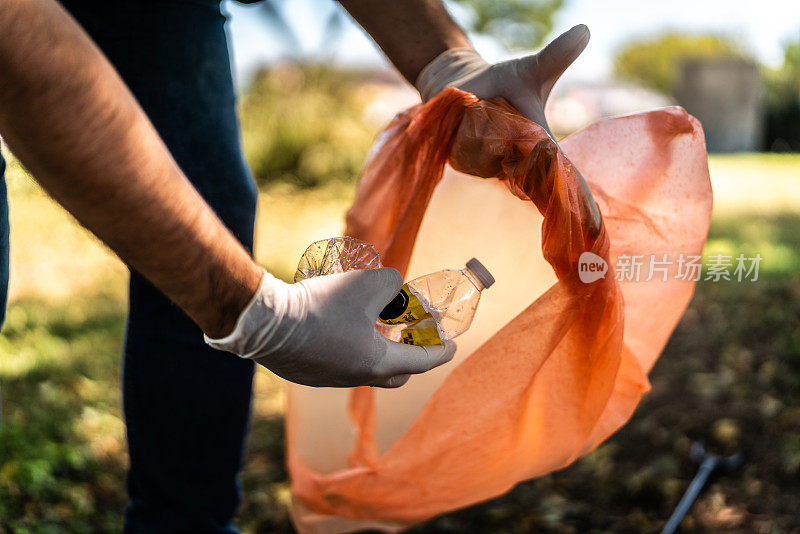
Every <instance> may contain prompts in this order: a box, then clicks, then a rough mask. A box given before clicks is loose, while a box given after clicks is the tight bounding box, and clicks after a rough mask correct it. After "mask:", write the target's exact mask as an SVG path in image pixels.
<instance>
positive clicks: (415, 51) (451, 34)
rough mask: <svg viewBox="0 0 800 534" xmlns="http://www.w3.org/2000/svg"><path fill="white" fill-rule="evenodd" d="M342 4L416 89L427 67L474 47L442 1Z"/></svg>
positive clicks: (370, 0)
mask: <svg viewBox="0 0 800 534" xmlns="http://www.w3.org/2000/svg"><path fill="white" fill-rule="evenodd" d="M340 3H341V4H342V6H344V8H345V9H346V10H347V11H348V12H349V13H350V15H352V16H353V18H354V19H356V21H357V22H358V23H359V24H360V25H361V26H362V27H363V28H364V29H365V30H366V31H367V32H368V33H369V34H370V35H371V36H372V38H373V39H374V40H375V42H376V43H378V46H380V47H381V49H382V50H383V52H384V53H385V54H386V56H387V57H388V58H389V59H390V60H391V62H392V63H394V66H395V67H397V70H399V71H400V74H402V75H403V76H404V77H405V78H406V80H408V81H409V82H411V84H412V85H413V84H414V83H415V82H416V80H417V77H418V76H419V73H420V72H421V71H422V69H423V68H425V65H427V64H428V63H430V62H431V61H432V60H433V59H434V58H436V56H438V55H439V54H441V53H442V52H444V51H445V50H447V49H449V48H459V47H469V46H471V45H470V43H469V39H467V36H466V35H465V34H464V31H463V30H462V29H461V28H460V27H459V26H458V24H456V23H455V22H454V21H453V19H452V18H451V17H450V15H449V14H448V13H447V10H446V9H445V8H444V5H443V4H442V2H441V0H392V1H391V2H377V1H375V0H340Z"/></svg>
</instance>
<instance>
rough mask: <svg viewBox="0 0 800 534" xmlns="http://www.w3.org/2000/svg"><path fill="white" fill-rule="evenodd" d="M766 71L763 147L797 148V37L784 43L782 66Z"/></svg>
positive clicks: (799, 116)
mask: <svg viewBox="0 0 800 534" xmlns="http://www.w3.org/2000/svg"><path fill="white" fill-rule="evenodd" d="M765 74H766V76H765V77H766V121H765V122H766V128H765V130H766V132H765V136H764V137H765V139H764V144H765V147H766V148H767V149H772V150H777V151H786V150H793V151H800V37H797V38H796V39H795V40H794V41H791V42H789V43H787V44H786V48H785V49H784V61H783V65H782V66H781V67H780V68H778V69H775V70H768V71H767V72H766V73H765Z"/></svg>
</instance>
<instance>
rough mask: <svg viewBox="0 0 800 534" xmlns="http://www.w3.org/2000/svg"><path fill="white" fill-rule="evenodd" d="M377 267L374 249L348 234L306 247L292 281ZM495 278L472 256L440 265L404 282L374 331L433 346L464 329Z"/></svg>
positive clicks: (385, 309) (398, 338)
mask: <svg viewBox="0 0 800 534" xmlns="http://www.w3.org/2000/svg"><path fill="white" fill-rule="evenodd" d="M380 267H382V265H381V259H380V255H379V254H378V252H377V251H376V250H375V247H373V246H372V245H370V244H368V243H364V242H363V241H359V240H358V239H354V238H352V237H333V238H330V239H323V240H320V241H316V242H314V243H312V244H311V245H309V247H308V248H307V249H306V251H305V252H304V253H303V256H302V257H301V258H300V262H299V264H298V266H297V271H296V272H295V274H294V281H295V282H299V281H301V280H305V279H306V278H310V277H313V276H322V275H326V274H336V273H343V272H347V271H351V270H354V269H377V268H380ZM492 284H494V277H493V276H492V275H491V274H490V273H489V271H488V270H487V269H486V267H484V266H483V264H482V263H481V262H479V261H478V260H477V259H475V258H472V259H471V260H469V261H468V262H467V265H466V267H465V268H464V269H461V270H455V269H445V270H442V271H438V272H435V273H431V274H427V275H425V276H421V277H419V278H416V279H414V280H412V281H410V282H407V283H405V284H403V287H402V288H401V289H400V292H399V293H398V294H397V296H396V297H395V298H394V299H393V300H392V301H391V302H389V304H387V305H386V307H385V308H384V309H383V311H381V313H380V315H379V320H380V321H379V324H378V327H379V330H380V331H381V332H382V333H383V334H384V335H385V336H386V337H388V338H389V339H392V340H394V341H402V342H403V343H406V344H408V345H437V344H440V343H442V342H443V341H445V340H448V339H453V338H455V337H457V336H459V335H460V334H463V333H464V332H466V331H467V330H468V329H469V327H470V324H472V318H473V317H474V316H475V311H476V310H477V309H478V303H479V301H480V298H481V291H483V290H484V289H486V288H488V287H489V286H491V285H492Z"/></svg>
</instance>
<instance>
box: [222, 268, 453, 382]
mask: <svg viewBox="0 0 800 534" xmlns="http://www.w3.org/2000/svg"><path fill="white" fill-rule="evenodd" d="M402 284H403V280H402V278H401V276H400V273H398V272H397V270H395V269H391V268H383V269H368V270H363V271H351V272H347V273H343V274H333V275H327V276H319V277H316V278H308V279H306V280H303V281H302V282H298V283H296V284H286V283H284V282H281V281H280V280H277V279H276V278H274V277H273V276H272V275H270V274H269V273H266V272H265V273H264V277H263V279H262V281H261V285H260V287H259V289H258V292H257V293H256V296H255V297H254V298H253V300H252V301H251V302H250V304H249V305H248V306H247V308H245V310H244V311H243V312H242V315H241V316H240V317H239V320H238V322H237V324H236V328H235V329H234V331H233V333H232V334H230V335H229V336H227V337H225V338H223V339H216V340H215V339H210V338H208V337H206V342H207V343H208V344H209V345H211V346H212V347H214V348H217V349H221V350H226V351H228V352H233V353H235V354H238V355H240V356H242V357H244V358H250V359H252V360H255V361H256V362H258V363H260V364H261V365H263V366H264V367H267V368H268V369H269V370H271V371H272V372H274V373H275V374H277V375H279V376H281V377H283V378H285V379H287V380H289V381H291V382H296V383H298V384H304V385H308V386H332V387H353V386H364V385H374V386H381V387H398V386H402V385H403V384H405V383H406V382H407V381H408V378H409V375H411V374H417V373H424V372H425V371H428V370H430V369H433V368H434V367H436V366H438V365H441V364H443V363H445V362H447V361H449V360H450V359H451V358H452V357H453V354H454V353H455V350H456V345H455V343H453V342H452V341H447V342H445V344H444V345H431V346H426V347H417V346H413V345H403V344H402V343H396V342H394V341H389V340H388V339H386V338H385V337H384V336H383V335H382V334H381V333H380V332H378V330H377V329H376V328H375V321H376V320H377V318H378V313H380V311H381V310H382V309H383V307H384V306H386V304H388V303H389V301H390V300H391V299H392V298H393V297H394V296H395V295H396V294H397V292H398V291H399V290H400V286H401V285H402Z"/></svg>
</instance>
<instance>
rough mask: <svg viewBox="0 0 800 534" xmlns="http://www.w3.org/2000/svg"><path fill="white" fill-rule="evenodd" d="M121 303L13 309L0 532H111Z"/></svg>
mask: <svg viewBox="0 0 800 534" xmlns="http://www.w3.org/2000/svg"><path fill="white" fill-rule="evenodd" d="M123 325H124V316H123V310H122V304H121V303H120V302H119V301H116V300H114V299H111V298H105V297H97V298H86V299H75V300H72V301H71V302H69V303H64V304H62V305H58V306H53V305H52V304H49V303H46V302H41V301H23V302H18V303H16V304H14V305H13V306H12V307H11V308H10V309H9V313H8V321H7V325H6V327H5V328H4V330H3V335H2V336H0V355H2V356H1V357H0V391H1V392H2V396H3V404H2V421H0V531H6V530H7V531H9V532H12V531H13V532H97V531H115V530H118V529H119V525H120V517H121V512H122V510H123V508H124V504H125V499H124V465H125V463H126V462H125V453H124V444H123V439H124V430H123V428H122V421H121V415H120V401H119V387H118V385H119V381H118V374H119V354H120V340H121V336H122V329H123Z"/></svg>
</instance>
